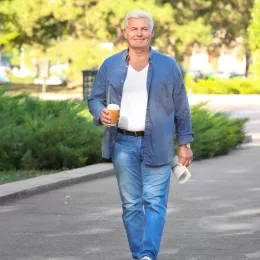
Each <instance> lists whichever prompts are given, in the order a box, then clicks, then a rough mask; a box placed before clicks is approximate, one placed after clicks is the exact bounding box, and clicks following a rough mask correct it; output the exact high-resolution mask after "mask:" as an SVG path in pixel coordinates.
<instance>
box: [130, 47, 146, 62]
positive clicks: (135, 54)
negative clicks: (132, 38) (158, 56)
mask: <svg viewBox="0 0 260 260" xmlns="http://www.w3.org/2000/svg"><path fill="white" fill-rule="evenodd" d="M150 51H151V50H150V47H149V48H146V49H132V48H129V50H128V54H129V57H130V59H132V60H143V59H147V60H148V58H149V56H150Z"/></svg>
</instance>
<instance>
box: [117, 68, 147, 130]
mask: <svg viewBox="0 0 260 260" xmlns="http://www.w3.org/2000/svg"><path fill="white" fill-rule="evenodd" d="M148 68H149V64H147V66H146V67H145V68H144V69H142V70H141V71H136V70H135V69H133V68H132V67H131V65H130V64H129V67H128V72H127V76H126V80H125V83H124V87H123V95H122V100H121V107H120V118H119V122H118V127H119V128H121V129H125V130H128V131H144V129H145V118H146V108H147V100H148V95H147V87H146V86H147V73H148Z"/></svg>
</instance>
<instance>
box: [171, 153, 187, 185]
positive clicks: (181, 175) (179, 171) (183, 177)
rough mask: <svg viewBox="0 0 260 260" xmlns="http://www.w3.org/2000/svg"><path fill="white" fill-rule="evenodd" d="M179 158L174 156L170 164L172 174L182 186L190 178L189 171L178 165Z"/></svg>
mask: <svg viewBox="0 0 260 260" xmlns="http://www.w3.org/2000/svg"><path fill="white" fill-rule="evenodd" d="M178 161H179V158H178V156H177V155H176V156H174V158H173V162H172V172H173V174H174V175H175V177H176V179H177V181H178V182H179V183H180V184H184V183H186V182H187V181H188V179H189V178H190V177H191V173H190V171H189V170H188V169H187V167H186V166H184V165H179V164H178Z"/></svg>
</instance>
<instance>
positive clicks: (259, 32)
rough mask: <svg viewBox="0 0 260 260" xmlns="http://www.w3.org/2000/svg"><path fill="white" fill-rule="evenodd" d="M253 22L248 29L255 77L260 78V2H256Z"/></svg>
mask: <svg viewBox="0 0 260 260" xmlns="http://www.w3.org/2000/svg"><path fill="white" fill-rule="evenodd" d="M252 17H253V19H252V22H251V24H250V26H249V28H248V32H249V42H250V47H251V50H252V52H253V54H254V61H253V68H252V71H253V73H254V76H255V77H259V76H258V75H259V73H260V1H256V3H255V6H254V9H253V14H252Z"/></svg>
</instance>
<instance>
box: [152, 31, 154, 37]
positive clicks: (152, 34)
mask: <svg viewBox="0 0 260 260" xmlns="http://www.w3.org/2000/svg"><path fill="white" fill-rule="evenodd" d="M153 37H154V29H153V30H152V38H153Z"/></svg>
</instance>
